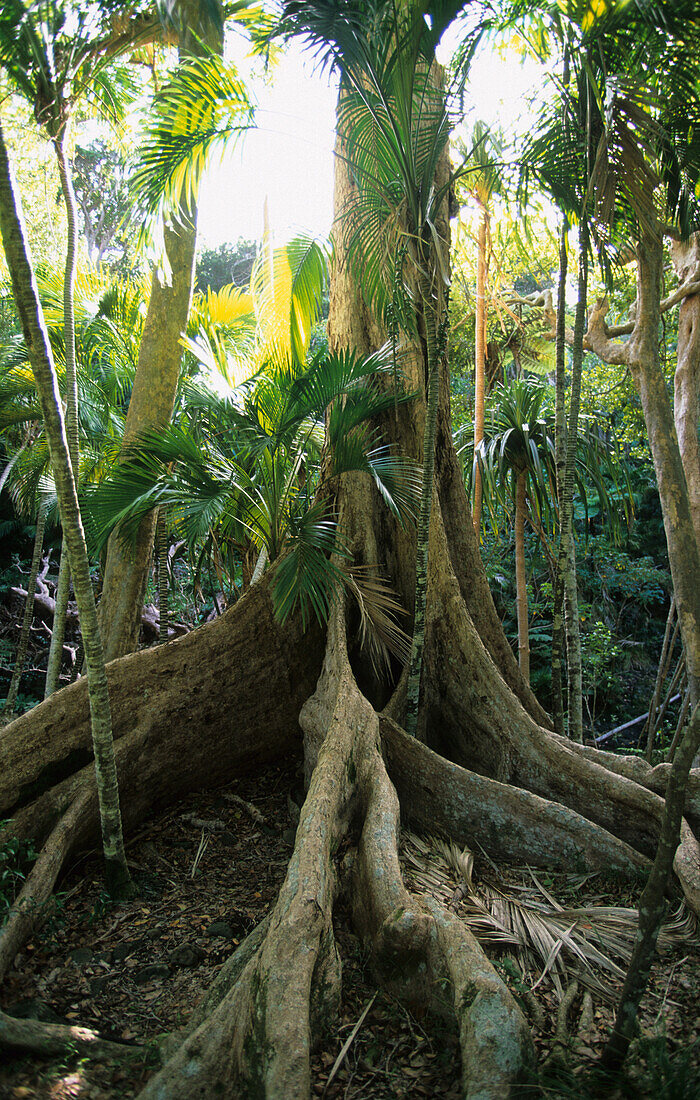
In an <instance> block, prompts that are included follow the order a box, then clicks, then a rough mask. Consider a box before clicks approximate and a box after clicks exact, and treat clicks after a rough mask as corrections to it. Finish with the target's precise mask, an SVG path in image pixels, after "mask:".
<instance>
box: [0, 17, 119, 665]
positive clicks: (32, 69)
mask: <svg viewBox="0 0 700 1100" xmlns="http://www.w3.org/2000/svg"><path fill="white" fill-rule="evenodd" d="M111 25H112V15H111V13H110V11H109V10H108V9H104V8H102V7H101V6H100V5H93V6H92V7H91V8H90V9H89V11H87V12H86V11H85V10H84V8H83V7H82V6H80V5H78V4H76V3H74V2H73V0H43V2H42V3H40V4H34V3H26V2H25V0H10V3H9V4H7V5H5V6H4V7H3V13H2V16H1V17H0V68H2V69H4V70H5V71H6V72H7V73H8V75H9V77H10V80H11V83H12V86H13V87H14V88H15V89H17V90H18V91H19V92H20V93H21V94H22V95H23V96H24V97H25V98H26V99H27V100H28V101H29V103H30V104H31V106H32V107H33V109H34V114H35V117H36V119H37V122H38V123H39V125H40V126H41V127H42V129H44V130H45V131H46V133H47V134H48V136H49V138H50V140H51V142H52V144H53V147H54V150H55V154H56V163H57V166H58V174H59V179H60V183H61V193H62V195H63V200H64V204H65V208H66V219H67V228H68V232H67V243H66V263H65V271H64V282H63V334H64V343H65V386H66V390H65V392H66V430H67V432H68V443H69V448H70V454H71V463H72V465H73V469H74V470H75V471H76V478H77V477H78V468H79V429H78V382H77V372H76V357H75V317H74V288H75V276H76V268H77V243H78V229H77V205H76V199H75V193H74V190H73V181H72V173H71V167H70V162H69V159H68V146H69V143H70V125H71V120H72V115H73V112H74V109H75V106H76V104H77V103H78V102H79V101H81V100H82V101H85V100H87V101H88V103H89V104H90V105H91V106H92V107H93V108H94V107H97V108H98V110H99V112H100V113H101V114H102V115H103V116H106V117H108V118H109V119H110V120H111V121H113V122H117V121H119V120H120V119H121V117H122V113H123V108H124V105H125V102H126V100H127V99H128V98H130V97H131V94H132V93H133V81H132V78H131V77H130V76H129V71H128V69H127V68H126V67H119V66H118V65H116V64H115V51H114V50H109V51H107V50H99V49H96V42H97V41H100V40H102V41H103V42H104V40H105V38H106V37H108V36H110V34H111ZM125 45H126V44H125ZM65 549H66V548H65V543H64V546H63V550H64V551H65ZM69 588H70V571H69V567H68V555H67V553H62V554H61V567H60V573H59V583H58V590H57V593H56V615H55V617H54V630H53V634H52V639H51V653H50V657H49V668H50V669H53V670H54V672H55V670H56V669H57V667H58V665H59V664H60V655H61V652H62V646H63V634H64V630H65V616H66V608H67V605H68V595H69ZM48 683H49V686H50V687H51V686H52V685H55V675H54V674H52V673H50V675H49V677H48Z"/></svg>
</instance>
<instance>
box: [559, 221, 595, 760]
mask: <svg viewBox="0 0 700 1100" xmlns="http://www.w3.org/2000/svg"><path fill="white" fill-rule="evenodd" d="M587 295H588V222H587V221H586V219H585V218H582V219H581V223H580V225H579V276H578V298H577V301H576V315H575V320H574V340H573V348H572V355H571V399H570V401H569V421H568V425H567V430H566V467H565V472H564V491H563V494H562V498H561V501H560V505H559V528H560V532H561V534H560V543H559V558H558V569H559V572H560V573H561V576H562V579H563V586H564V612H565V614H564V626H565V631H566V665H567V672H568V684H569V691H568V717H569V737H571V739H572V740H573V741H577V742H579V744H580V743H581V742H582V741H583V691H582V681H581V675H582V669H581V633H580V622H579V614H578V589H577V582H576V547H575V543H574V522H573V521H574V483H575V474H576V447H577V444H578V417H579V409H580V406H581V371H582V368H583V334H584V330H585V323H586V300H587Z"/></svg>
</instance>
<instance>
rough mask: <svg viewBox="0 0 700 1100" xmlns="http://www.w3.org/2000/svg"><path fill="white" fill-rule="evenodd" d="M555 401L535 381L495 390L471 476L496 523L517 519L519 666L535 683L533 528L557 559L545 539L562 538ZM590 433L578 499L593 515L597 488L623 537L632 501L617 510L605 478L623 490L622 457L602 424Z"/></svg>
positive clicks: (581, 450)
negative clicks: (502, 515)
mask: <svg viewBox="0 0 700 1100" xmlns="http://www.w3.org/2000/svg"><path fill="white" fill-rule="evenodd" d="M547 396H548V394H547V389H546V387H545V386H543V385H542V384H541V383H539V382H538V381H537V380H535V379H532V378H530V379H527V378H521V379H516V380H515V381H514V382H511V383H510V384H509V385H507V386H500V387H498V388H497V389H496V390H494V392H493V394H492V396H491V401H490V409H489V415H488V416H487V418H486V420H485V425H484V435H483V439H482V443H481V444H480V446H479V447H478V448H476V449H475V451H474V461H473V464H472V471H471V480H472V481H473V479H474V476H475V473H476V470H477V468H478V469H480V470H481V473H482V475H483V484H484V490H485V500H486V504H487V508H488V511H489V512H490V513H491V515H493V516H495V514H496V512H497V509H498V507H499V506H500V507H501V508H503V507H505V508H506V509H510V510H512V511H513V514H514V527H515V578H516V607H517V621H518V663H519V665H520V670H521V672H522V673H523V676H524V677H525V679H528V678H529V664H530V659H529V658H530V655H529V638H528V597H527V583H526V562H525V539H524V536H525V525H526V523H529V524H530V526H531V527H532V528H533V529H534V530H535V532H536V533H537V535H538V537H539V539H540V541H541V542H542V543H543V546H544V550H545V553H546V554H547V556H548V557H549V558H550V560H551V552H550V549H549V541H548V538H547V535H546V533H545V532H546V531H547V530H551V529H552V528H553V529H554V530H555V531H556V528H557V526H559V524H560V523H561V513H560V510H559V508H558V501H557V496H556V462H555V457H556V454H555V438H556V437H555V430H554V429H555V425H554V422H553V417H552V415H551V411H550V410H549V409H548V408H547V404H546V403H547ZM582 428H583V430H582V431H581V432H579V433H578V437H577V448H576V455H575V471H574V478H575V486H576V489H577V491H578V499H579V500H580V501H581V502H582V503H583V506H584V508H585V511H586V516H587V515H588V501H587V491H588V486H587V485H586V480H587V481H588V483H589V485H590V484H593V485H594V486H595V489H596V493H597V497H598V507H599V509H600V512H601V514H603V513H604V514H605V516H606V517H607V519H608V521H609V523H610V525H611V529H612V531H613V533H614V534H615V535H617V533H618V531H619V527H620V526H621V521H622V520H623V518H624V517H623V516H622V515H618V509H619V508H620V505H621V504H622V511H623V513H624V514H625V515H627V516H628V515H629V500H628V498H627V500H626V499H625V498H624V497H622V498H621V500H617V499H616V500H615V503H614V504H613V502H612V501H611V499H610V496H609V494H608V492H607V489H606V484H605V477H604V475H607V476H608V477H609V478H610V479H611V481H612V484H613V485H614V486H615V488H617V478H618V474H619V468H617V464H616V462H615V455H614V451H613V450H611V449H608V448H603V447H602V446H601V443H600V438H599V436H598V434H597V431H596V426H595V424H592V423H585V424H583V425H582ZM470 442H471V441H468V442H467V444H466V447H468V446H469V445H470ZM550 537H551V536H550ZM553 564H554V563H553V562H552V563H551V566H553ZM551 566H550V568H551Z"/></svg>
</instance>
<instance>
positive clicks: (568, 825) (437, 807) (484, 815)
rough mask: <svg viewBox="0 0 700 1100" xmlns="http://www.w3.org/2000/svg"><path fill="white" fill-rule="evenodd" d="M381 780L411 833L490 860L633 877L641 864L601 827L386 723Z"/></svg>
mask: <svg viewBox="0 0 700 1100" xmlns="http://www.w3.org/2000/svg"><path fill="white" fill-rule="evenodd" d="M381 730H382V739H383V743H384V752H385V756H386V760H387V766H388V768H389V774H390V775H391V777H392V780H393V782H394V783H395V785H396V788H397V790H398V792H399V797H400V799H401V804H402V805H403V806H405V807H406V814H407V817H408V819H409V820H410V822H411V824H412V825H414V827H415V828H416V829H418V830H419V831H420V830H423V831H427V832H435V830H436V829H438V830H442V831H443V832H444V833H446V834H447V835H449V836H451V837H452V838H453V839H454V840H455V841H456V842H457V843H459V844H462V845H469V846H470V847H473V845H474V842H476V843H477V844H479V845H481V847H482V848H484V849H485V850H486V851H488V852H489V853H491V854H492V855H494V856H495V857H496V858H502V859H509V860H515V861H517V862H523V861H525V862H528V863H531V864H534V865H536V866H541V867H551V868H557V867H559V868H562V869H569V870H570V869H571V868H576V869H580V870H581V871H600V870H608V871H616V872H618V873H620V874H623V875H626V876H630V877H634V876H635V875H637V874H639V873H640V872H642V871H644V870H647V869H648V867H649V861H648V859H646V857H645V856H643V855H641V853H639V852H637V851H635V849H634V848H632V847H631V846H630V845H629V844H626V843H625V842H624V841H622V840H620V839H619V838H618V837H616V836H614V835H613V834H612V833H609V832H607V830H605V829H603V828H602V827H601V826H599V825H596V824H595V823H594V822H592V821H589V820H588V818H585V817H582V816H581V814H577V813H575V812H574V811H573V810H567V809H566V808H565V807H563V806H562V805H561V804H560V803H556V802H551V801H549V800H548V799H545V798H541V797H539V796H538V795H535V794H531V793H530V792H529V791H525V790H522V789H521V788H519V787H514V786H512V785H511V784H508V783H500V782H498V780H496V779H489V778H488V777H487V776H483V775H477V774H476V773H475V772H471V771H467V769H466V768H461V767H460V766H459V764H453V763H451V762H450V761H449V760H446V759H445V757H443V756H438V755H437V754H436V753H434V752H433V751H432V750H431V749H429V748H428V747H427V746H426V745H423V744H422V743H421V742H420V741H417V740H415V738H411V737H408V736H407V735H406V734H405V733H404V732H403V730H402V729H401V728H400V727H399V726H397V724H396V723H395V722H393V721H392V720H391V719H389V718H382V721H381Z"/></svg>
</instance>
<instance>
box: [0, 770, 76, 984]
mask: <svg viewBox="0 0 700 1100" xmlns="http://www.w3.org/2000/svg"><path fill="white" fill-rule="evenodd" d="M91 793H92V795H93V799H94V790H93V792H90V791H86V792H85V793H84V794H83V795H81V796H80V797H79V798H76V800H75V801H74V802H73V804H72V806H70V808H69V809H68V811H67V812H66V813H65V814H64V815H63V816H62V817H61V818H60V819H59V821H58V823H57V825H56V826H55V828H54V830H53V832H52V833H51V835H50V837H49V838H48V840H47V841H46V843H45V844H44V846H43V847H42V849H41V852H40V853H39V856H38V858H37V860H36V863H35V864H34V866H33V868H32V870H31V871H30V873H29V875H28V877H27V879H26V881H25V883H24V886H23V888H22V890H21V892H20V894H19V896H18V897H17V899H16V900H15V902H14V903H13V905H12V907H11V909H10V914H9V916H8V918H7V922H6V923H5V925H4V927H3V929H2V932H1V933H0V981H2V979H3V978H4V977H5V975H6V974H7V971H8V970H9V969H10V967H11V966H12V964H13V963H14V960H15V955H16V954H17V952H18V951H19V950H20V949H21V948H22V946H23V945H24V943H25V942H26V940H27V939H28V937H29V936H30V935H31V933H32V931H33V930H34V929H35V928H37V927H38V926H40V925H41V924H43V921H44V919H45V917H46V912H47V903H48V901H49V899H50V897H51V895H52V893H53V888H54V886H55V885H56V879H57V878H58V876H59V874H60V872H61V868H62V867H63V865H64V863H65V860H66V859H67V857H68V855H69V854H70V852H71V851H72V849H73V846H74V840H75V834H76V832H77V831H78V830H79V829H80V824H81V821H82V820H84V819H85V818H86V816H87V815H88V813H89V810H90V801H91V797H90V795H91ZM94 801H96V799H94Z"/></svg>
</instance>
